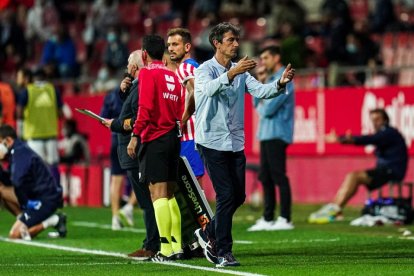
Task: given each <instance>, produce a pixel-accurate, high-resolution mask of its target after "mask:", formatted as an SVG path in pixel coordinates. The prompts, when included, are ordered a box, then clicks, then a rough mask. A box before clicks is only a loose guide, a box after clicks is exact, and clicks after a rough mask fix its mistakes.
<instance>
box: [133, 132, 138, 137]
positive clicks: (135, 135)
mask: <svg viewBox="0 0 414 276" xmlns="http://www.w3.org/2000/svg"><path fill="white" fill-rule="evenodd" d="M131 137H139V135H137V134H135V133H134V132H131Z"/></svg>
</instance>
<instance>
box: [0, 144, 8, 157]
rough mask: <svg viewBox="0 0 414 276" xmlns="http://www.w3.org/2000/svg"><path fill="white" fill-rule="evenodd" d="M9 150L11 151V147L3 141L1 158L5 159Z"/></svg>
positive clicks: (0, 149)
mask: <svg viewBox="0 0 414 276" xmlns="http://www.w3.org/2000/svg"><path fill="white" fill-rule="evenodd" d="M8 152H9V149H8V148H7V147H6V145H5V144H3V143H0V159H4V157H6V155H7V153H8Z"/></svg>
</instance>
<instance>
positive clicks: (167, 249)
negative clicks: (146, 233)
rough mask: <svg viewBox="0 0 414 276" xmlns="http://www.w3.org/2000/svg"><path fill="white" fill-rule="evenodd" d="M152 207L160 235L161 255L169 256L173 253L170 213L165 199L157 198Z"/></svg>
mask: <svg viewBox="0 0 414 276" xmlns="http://www.w3.org/2000/svg"><path fill="white" fill-rule="evenodd" d="M152 204H153V205H154V212H155V220H156V221H157V227H158V232H159V234H160V243H161V254H163V255H164V256H169V255H171V254H172V253H173V250H172V247H171V213H170V207H169V204H168V199H167V198H159V199H157V200H156V201H154V202H153V203H152Z"/></svg>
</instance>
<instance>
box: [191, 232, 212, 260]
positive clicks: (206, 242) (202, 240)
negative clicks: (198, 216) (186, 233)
mask: <svg viewBox="0 0 414 276" xmlns="http://www.w3.org/2000/svg"><path fill="white" fill-rule="evenodd" d="M194 236H195V238H196V239H197V241H198V243H199V244H200V246H201V248H203V253H204V257H206V259H207V260H208V261H209V262H210V263H213V264H217V253H216V242H215V241H214V240H213V239H209V238H208V237H207V235H206V233H204V231H203V230H202V229H201V228H199V229H197V230H196V231H195V232H194Z"/></svg>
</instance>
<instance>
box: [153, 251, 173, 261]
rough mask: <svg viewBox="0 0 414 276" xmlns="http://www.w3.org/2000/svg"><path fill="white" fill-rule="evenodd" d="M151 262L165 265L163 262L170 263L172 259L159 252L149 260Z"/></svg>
mask: <svg viewBox="0 0 414 276" xmlns="http://www.w3.org/2000/svg"><path fill="white" fill-rule="evenodd" d="M149 260H150V261H151V262H154V263H163V262H170V261H171V259H170V258H169V257H167V256H164V255H163V254H162V253H161V251H158V252H157V254H155V255H154V256H153V257H152V258H150V259H149Z"/></svg>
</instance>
